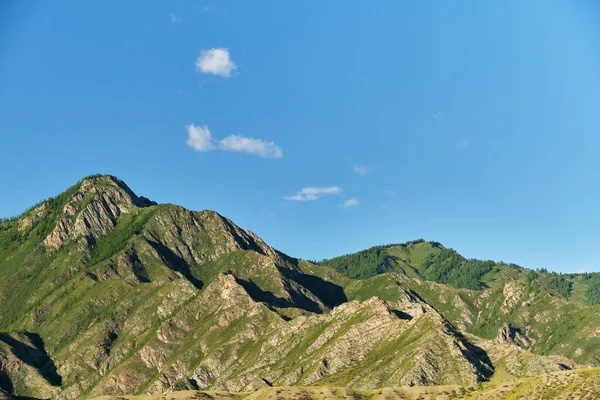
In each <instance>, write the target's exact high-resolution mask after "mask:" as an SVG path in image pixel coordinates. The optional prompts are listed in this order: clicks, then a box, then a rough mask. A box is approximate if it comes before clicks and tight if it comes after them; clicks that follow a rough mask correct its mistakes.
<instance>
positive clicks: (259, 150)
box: [219, 135, 283, 158]
mask: <svg viewBox="0 0 600 400" xmlns="http://www.w3.org/2000/svg"><path fill="white" fill-rule="evenodd" d="M219 149H221V150H225V151H240V152H244V153H248V154H253V155H255V156H259V157H264V158H282V157H283V151H282V150H281V147H279V146H277V145H276V144H275V143H273V142H267V141H265V140H262V139H252V138H247V137H243V136H239V135H231V136H227V137H226V138H225V139H223V140H220V141H219Z"/></svg>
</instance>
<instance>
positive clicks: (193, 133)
mask: <svg viewBox="0 0 600 400" xmlns="http://www.w3.org/2000/svg"><path fill="white" fill-rule="evenodd" d="M185 128H186V130H187V132H188V139H187V141H186V144H187V145H188V146H190V147H191V148H193V149H194V150H196V151H202V152H205V151H211V150H222V151H235V152H243V153H248V154H252V155H255V156H259V157H263V158H283V150H281V147H279V146H278V145H276V144H275V143H273V142H269V141H265V140H262V139H252V138H246V137H243V136H239V135H231V136H227V137H226V138H225V139H222V140H217V139H215V138H213V136H212V134H211V133H210V129H208V126H200V125H195V124H190V125H187V126H186V127H185Z"/></svg>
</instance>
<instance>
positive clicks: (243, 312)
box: [0, 176, 600, 399]
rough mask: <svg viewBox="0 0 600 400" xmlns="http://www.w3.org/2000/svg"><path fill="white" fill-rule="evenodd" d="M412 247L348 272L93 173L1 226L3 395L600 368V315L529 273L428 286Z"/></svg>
mask: <svg viewBox="0 0 600 400" xmlns="http://www.w3.org/2000/svg"><path fill="white" fill-rule="evenodd" d="M411 246H412V248H409V247H410V246H409V247H403V248H402V251H403V252H404V253H403V254H404V255H402V254H400V253H398V254H400V255H402V256H403V257H404V256H408V257H409V258H410V262H408V261H406V262H404V264H402V265H405V268H396V269H394V270H390V271H383V272H385V273H382V274H379V275H376V276H373V277H371V278H368V279H361V280H356V279H349V278H347V277H344V276H343V275H341V274H340V273H338V272H336V271H335V270H333V269H331V268H329V267H328V266H326V265H325V266H319V265H315V264H313V263H309V262H306V261H302V260H297V259H294V258H291V257H288V256H286V255H284V254H282V253H280V252H278V251H276V250H275V249H273V248H271V247H269V246H268V245H267V244H265V243H264V242H263V241H262V240H261V239H260V238H258V237H257V236H256V235H254V234H253V233H251V232H249V231H246V230H243V229H241V228H239V227H237V226H236V225H235V224H234V223H233V222H231V221H230V220H228V219H226V218H224V217H222V216H221V215H219V214H217V213H216V212H213V211H208V210H205V211H200V212H194V211H189V210H186V209H184V208H182V207H179V206H175V205H169V204H162V205H158V204H156V203H153V202H151V201H150V200H148V199H145V198H143V197H138V196H137V195H135V194H134V193H133V192H132V191H131V190H130V189H129V188H128V187H127V186H126V185H125V184H124V183H123V182H122V181H120V180H118V179H116V178H114V177H110V176H92V177H88V178H86V179H84V180H83V181H82V182H80V183H78V184H77V185H75V186H73V187H71V188H69V189H68V190H67V191H65V192H64V193H62V194H61V195H59V196H57V197H56V198H53V199H49V200H46V201H44V202H42V203H40V204H39V205H37V206H35V207H33V208H32V209H30V210H28V211H27V212H25V213H24V214H23V215H22V216H21V217H20V218H18V219H16V220H12V221H8V222H5V223H3V224H0V301H1V304H2V310H3V311H2V313H0V332H5V333H0V389H1V392H0V393H4V394H3V395H4V396H5V397H6V396H11V395H19V396H29V397H36V398H47V397H53V398H60V399H77V398H88V397H91V396H101V395H124V394H137V393H139V394H144V393H148V394H159V393H166V392H173V391H177V390H191V389H193V390H222V391H233V392H240V391H253V390H257V389H260V388H263V387H271V386H290V385H301V386H306V385H319V386H325V385H326V386H345V387H349V388H353V389H357V390H358V389H361V390H366V389H374V388H377V387H385V386H398V385H406V386H423V385H447V384H454V385H456V384H458V385H462V386H466V387H472V386H475V385H477V384H478V382H485V381H487V380H489V379H490V378H491V377H493V376H495V375H494V374H496V375H498V374H499V373H502V374H504V375H506V376H510V377H524V376H530V375H533V374H539V373H545V372H550V371H558V370H561V369H567V368H573V367H577V366H581V365H591V364H593V363H594V357H595V356H596V355H597V354H596V353H595V351H596V350H595V349H596V347H595V346H596V340H600V339H596V336H594V332H596V331H597V330H598V329H600V323H598V322H597V321H599V319H596V320H595V321H594V320H593V319H592V320H585V321H582V322H581V323H580V324H579V328H580V329H578V330H575V329H573V328H571V325H569V324H571V322H570V321H571V318H573V315H590V313H596V312H597V310H596V309H595V308H593V307H587V306H585V305H582V304H579V303H578V304H575V305H574V304H573V303H572V302H569V301H568V300H566V299H563V298H561V297H560V296H555V295H554V294H553V293H552V292H551V291H547V290H534V289H532V287H531V285H529V286H528V285H526V284H525V283H524V280H523V279H522V278H521V277H520V276H519V275H518V274H517V275H516V276H515V277H513V278H512V279H508V278H502V280H499V281H498V282H499V283H498V284H497V285H496V286H497V288H494V287H493V285H490V287H489V288H488V289H484V290H468V289H461V288H455V287H452V286H450V285H442V284H438V283H435V282H431V281H427V280H425V279H423V277H422V276H421V275H420V274H419V273H418V260H419V257H420V256H419V252H424V251H425V250H427V249H428V248H427V246H429V249H430V250H428V251H435V250H431V249H432V248H433V247H431V245H430V244H427V243H425V244H424V243H417V244H414V245H411ZM395 251H398V252H399V251H400V250H395ZM421 258H422V257H421ZM398 260H401V258H400V256H399V257H398ZM411 263H412V264H411ZM409 266H410V268H409ZM567 309H570V312H569V313H567ZM565 318H566V319H567V321H569V322H566V323H563V322H562V321H563V320H564V319H565ZM532 321H533V322H532ZM565 324H567V327H566V328H564V325H565ZM544 326H545V327H544ZM597 336H600V335H597ZM575 339H578V340H579V341H578V342H577V343H576V344H575V342H574V340H575ZM544 340H545V341H546V343H545V344H544V345H543V346H542V345H541V342H542V341H544ZM572 340H573V341H572ZM548 341H552V343H555V344H554V345H552V346H549V345H548V343H547V342H548ZM574 346H576V347H574ZM578 348H579V349H581V352H580V353H579V352H578V350H577V349H578ZM532 351H533V352H532ZM0 396H2V395H0Z"/></svg>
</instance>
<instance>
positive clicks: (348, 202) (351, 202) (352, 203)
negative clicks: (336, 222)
mask: <svg viewBox="0 0 600 400" xmlns="http://www.w3.org/2000/svg"><path fill="white" fill-rule="evenodd" d="M359 205H360V201H358V199H357V198H356V197H354V198H352V199H348V200H346V201H345V202H343V203H342V205H341V207H344V208H349V207H356V206H359Z"/></svg>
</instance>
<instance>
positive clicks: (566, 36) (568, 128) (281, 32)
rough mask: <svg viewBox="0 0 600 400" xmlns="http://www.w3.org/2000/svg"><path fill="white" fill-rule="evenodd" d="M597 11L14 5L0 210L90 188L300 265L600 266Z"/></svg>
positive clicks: (3, 66) (3, 69)
mask: <svg viewBox="0 0 600 400" xmlns="http://www.w3.org/2000/svg"><path fill="white" fill-rule="evenodd" d="M599 16H600V6H598V4H597V3H596V2H594V1H578V2H574V1H553V2H548V1H528V2H522V1H503V2H496V3H495V4H494V3H493V2H482V1H464V2H459V3H456V2H444V1H435V2H433V1H418V2H415V1H395V0H394V1H378V2H357V1H345V2H343V3H342V2H323V1H296V2H292V1H269V2H262V1H252V2H250V1H239V2H229V1H227V2H226V1H215V2H205V1H170V2H165V1H143V2H142V1H131V2H130V1H127V2H116V1H102V2H87V1H86V2H82V1H74V0H73V1H51V0H48V1H30V2H24V1H23V2H22V1H12V2H10V1H5V2H2V3H0V146H1V147H2V152H1V153H0V154H1V156H0V157H1V158H0V160H1V162H2V166H3V168H1V169H0V183H1V191H0V199H1V200H0V215H2V216H9V215H13V214H17V213H19V212H20V211H22V210H23V209H25V208H26V207H28V206H30V205H32V204H34V203H36V202H37V201H39V200H40V199H43V198H46V197H49V196H52V195H55V194H57V193H59V192H60V191H62V190H64V189H65V188H66V187H68V186H70V185H71V184H73V183H75V182H76V181H77V180H79V179H80V178H82V177H83V176H85V175H89V174H93V173H110V174H113V175H116V176H118V177H120V178H121V179H123V180H125V181H126V182H127V183H128V184H129V185H130V186H131V188H132V189H133V190H134V191H135V192H136V193H138V194H141V195H144V196H147V197H149V198H151V199H153V200H156V201H159V202H170V203H177V204H181V205H183V206H185V207H187V208H190V209H195V210H200V209H206V208H208V209H214V210H217V211H218V212H220V213H221V214H223V215H225V216H227V217H229V218H231V219H232V220H233V221H234V222H236V223H237V224H238V225H240V226H242V227H244V228H247V229H251V230H253V231H254V232H256V233H257V234H258V235H260V236H261V237H263V238H264V239H265V240H266V241H267V242H268V243H269V244H271V245H273V246H274V247H276V248H278V249H280V250H282V251H284V252H286V253H288V254H290V255H293V256H296V257H303V258H308V259H320V258H323V257H332V256H335V255H339V254H344V253H348V252H353V251H357V250H360V249H363V248H367V247H370V246H372V245H377V244H383V243H390V242H404V241H407V240H411V239H416V238H421V237H422V238H425V239H428V240H437V241H440V242H442V243H444V244H445V245H447V246H450V247H453V248H455V249H456V250H458V251H459V252H461V253H462V254H464V255H466V256H468V257H477V258H486V259H487V258H490V259H495V260H504V261H510V262H515V263H518V264H520V265H523V266H527V267H532V268H537V267H546V268H549V269H552V270H556V271H583V270H586V271H599V270H600V246H599V245H598V244H599V242H600V228H599V227H600V207H599V205H600V185H599V177H600V157H599V156H598V150H599V149H600V72H599V71H600V19H599V18H598V17H599Z"/></svg>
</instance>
